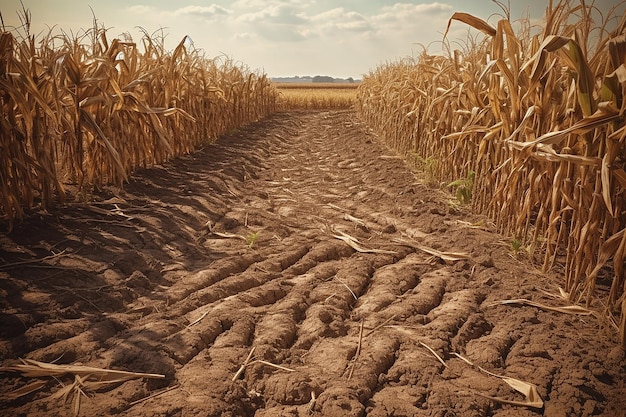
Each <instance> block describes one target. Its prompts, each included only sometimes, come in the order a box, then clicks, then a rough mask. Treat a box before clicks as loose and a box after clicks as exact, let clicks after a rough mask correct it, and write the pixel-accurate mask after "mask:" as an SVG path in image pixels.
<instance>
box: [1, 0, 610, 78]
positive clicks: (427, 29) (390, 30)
mask: <svg viewBox="0 0 626 417" xmlns="http://www.w3.org/2000/svg"><path fill="white" fill-rule="evenodd" d="M22 1H23V3H24V6H25V7H26V8H27V9H29V10H30V13H31V16H32V32H33V33H35V34H37V33H40V32H42V31H44V32H46V33H47V32H48V29H47V28H48V27H52V26H56V28H57V29H62V30H63V31H64V32H66V33H69V34H71V33H74V34H76V33H80V31H81V29H86V28H90V27H91V26H92V23H93V15H92V9H93V12H94V13H95V16H96V18H97V19H98V21H99V24H100V25H104V27H105V28H108V32H107V34H108V37H109V39H112V38H114V37H118V36H119V35H120V34H121V33H124V32H129V33H130V34H131V36H132V37H133V39H134V40H135V41H137V42H138V41H140V39H141V33H140V32H139V31H137V29H136V27H137V26H140V27H142V28H144V29H145V30H146V31H147V32H148V33H153V32H155V31H157V30H159V29H161V28H163V29H164V32H165V34H167V41H166V47H167V48H168V49H173V48H174V47H175V46H176V44H178V42H180V40H181V39H182V38H183V37H184V36H185V35H189V36H190V37H191V39H192V40H193V42H194V44H195V46H196V47H197V48H201V49H202V50H204V51H205V53H206V55H207V56H208V57H215V56H218V55H227V56H228V57H230V58H232V59H234V60H235V61H238V62H242V63H244V64H246V65H247V66H248V67H250V68H252V69H259V70H261V71H264V72H265V73H267V74H268V75H270V76H272V77H277V76H293V75H331V76H335V77H346V78H347V77H353V78H361V76H362V75H363V74H366V73H368V72H369V71H370V70H373V69H375V68H376V67H377V66H378V65H379V64H381V63H385V62H392V61H396V60H398V59H399V58H403V57H406V56H410V55H412V54H417V53H419V52H420V51H421V49H420V48H419V47H418V46H417V45H416V44H418V43H421V44H424V45H429V44H431V42H437V41H440V40H441V39H442V36H443V32H444V31H445V29H446V25H447V22H448V19H449V18H450V16H451V15H452V14H453V13H454V12H456V11H463V12H467V13H471V14H473V15H475V16H477V17H480V18H482V19H485V20H487V21H489V22H490V23H492V24H493V25H495V24H496V22H497V20H499V19H500V17H498V16H497V15H496V14H500V16H501V15H502V9H501V8H500V7H498V5H497V4H496V3H495V2H493V1H492V0H473V1H467V0H443V1H438V2H429V1H420V0H399V1H398V2H394V1H383V0H343V1H331V0H236V1H223V0H207V1H203V0H153V1H149V0H126V1H124V0H91V1H85V0H62V1H61V0H22ZM589 2H590V0H588V1H587V3H589ZM616 2H617V0H596V4H598V5H600V6H601V8H602V9H603V10H608V8H609V7H610V6H611V5H613V4H615V3H616ZM504 3H506V0H504ZM511 3H512V4H511V17H512V19H513V20H515V19H517V18H520V17H527V16H530V18H531V19H533V20H535V19H536V20H537V21H538V19H541V17H542V16H543V14H544V11H545V9H546V7H547V5H548V0H526V1H519V0H511ZM555 3H556V0H555ZM90 6H91V8H90ZM19 10H21V5H20V1H19V0H2V2H1V5H0V12H1V13H2V18H3V20H4V24H5V27H7V29H8V28H9V27H11V26H18V25H19V19H18V15H17V12H18V11H19ZM467 33H468V27H467V26H466V25H464V24H462V23H459V22H456V23H453V25H452V29H451V32H450V34H449V38H450V39H455V38H461V39H465V38H467ZM431 48H432V49H431V51H438V50H439V47H438V46H436V45H432V46H431Z"/></svg>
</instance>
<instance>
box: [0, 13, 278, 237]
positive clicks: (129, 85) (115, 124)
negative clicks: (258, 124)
mask: <svg viewBox="0 0 626 417" xmlns="http://www.w3.org/2000/svg"><path fill="white" fill-rule="evenodd" d="M23 17H24V19H25V24H24V28H26V33H25V34H19V33H18V31H16V30H13V31H8V30H5V29H3V30H2V32H1V33H0V107H1V108H2V117H1V118H0V187H2V188H1V189H0V219H2V221H4V222H6V224H8V227H9V229H11V226H12V225H13V223H14V221H15V220H18V219H21V218H23V216H24V209H25V208H31V207H34V206H36V207H40V208H43V209H46V208H47V207H49V206H50V205H51V204H53V203H55V202H61V203H62V202H64V201H65V199H66V191H65V190H66V188H67V185H68V184H74V185H76V186H77V187H78V189H79V190H85V189H89V188H91V187H98V186H101V185H103V184H110V183H112V184H122V183H123V182H124V181H125V180H126V179H127V178H128V176H129V174H130V173H131V172H132V171H133V170H134V169H136V168H138V167H145V166H151V165H154V164H160V163H163V162H165V161H166V160H168V159H169V158H172V157H174V156H176V155H181V154H185V153H188V152H191V151H193V150H194V149H196V148H198V147H199V146H202V145H203V144H206V143H210V142H211V141H213V140H214V139H215V138H216V137H218V136H219V135H220V134H222V133H224V132H227V131H229V130H232V129H235V128H237V127H239V126H242V125H244V124H246V123H249V122H252V121H256V120H258V119H260V118H262V117H264V116H266V115H267V114H269V113H271V112H273V111H275V110H276V99H277V92H276V89H275V88H274V87H273V86H272V84H271V81H270V80H269V78H268V77H267V76H266V75H265V74H262V73H257V72H252V71H250V70H249V69H248V68H246V67H245V66H242V65H235V64H234V63H233V61H232V60H230V59H229V58H225V57H218V58H214V59H209V58H207V57H205V56H204V55H203V54H202V53H201V52H200V51H198V50H197V49H195V48H194V47H193V44H192V43H191V42H190V40H189V39H188V38H187V37H185V38H184V39H183V40H182V41H181V42H180V43H179V44H178V46H177V47H176V48H175V49H174V50H173V51H171V52H168V51H166V50H165V48H164V43H163V37H162V36H161V37H157V36H150V35H148V34H147V33H144V37H143V39H142V40H141V43H140V45H138V44H137V43H136V42H134V41H133V40H132V39H130V37H128V39H124V40H120V39H113V40H109V39H108V38H107V32H106V30H105V29H103V28H101V27H99V26H98V24H97V21H95V20H94V26H93V28H91V29H90V30H87V31H85V33H84V34H82V35H80V36H76V37H74V38H71V37H69V36H67V35H56V36H53V35H52V33H49V34H48V35H47V36H44V37H43V38H41V39H36V37H35V36H34V35H31V34H30V33H28V27H29V14H28V11H27V10H24V14H23Z"/></svg>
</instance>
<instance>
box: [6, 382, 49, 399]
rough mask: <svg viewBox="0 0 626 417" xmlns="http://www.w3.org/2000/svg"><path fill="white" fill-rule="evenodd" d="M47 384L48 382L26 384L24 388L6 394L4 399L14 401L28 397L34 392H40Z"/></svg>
mask: <svg viewBox="0 0 626 417" xmlns="http://www.w3.org/2000/svg"><path fill="white" fill-rule="evenodd" d="M46 384H47V382H46V381H33V382H31V383H30V384H26V385H24V386H23V387H20V388H18V389H16V390H15V391H12V392H10V393H7V394H4V395H3V397H4V399H6V400H8V401H12V400H15V399H16V398H19V397H23V396H24V395H28V394H30V393H32V392H35V391H38V390H39V389H41V388H42V387H43V386H44V385H46Z"/></svg>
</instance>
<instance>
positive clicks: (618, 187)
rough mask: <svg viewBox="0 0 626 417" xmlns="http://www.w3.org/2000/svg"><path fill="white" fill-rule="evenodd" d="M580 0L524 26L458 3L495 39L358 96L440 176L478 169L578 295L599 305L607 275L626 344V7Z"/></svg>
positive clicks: (501, 223) (451, 177)
mask: <svg viewBox="0 0 626 417" xmlns="http://www.w3.org/2000/svg"><path fill="white" fill-rule="evenodd" d="M572 3H575V2H570V1H561V2H559V3H558V4H556V5H555V6H553V5H552V4H551V5H550V6H549V8H548V10H547V12H546V16H545V27H544V28H543V31H542V32H541V33H537V34H534V35H533V34H532V31H531V28H530V24H529V22H525V21H523V20H522V21H521V25H520V26H518V27H519V28H520V29H518V31H517V32H516V31H515V30H514V29H513V24H511V22H510V21H509V20H507V19H502V20H500V21H498V22H497V24H496V26H495V27H494V26H491V25H490V24H489V23H487V22H485V21H482V20H480V19H478V18H476V17H473V16H470V15H467V14H463V13H455V14H454V15H453V16H452V17H451V19H450V22H449V25H448V27H450V25H451V24H459V23H458V22H461V23H464V24H468V25H470V26H472V27H474V28H475V29H478V30H480V31H481V32H483V33H484V34H485V36H484V37H483V40H482V41H477V40H476V39H479V38H469V39H468V41H467V42H466V43H465V45H466V47H465V50H463V51H454V52H453V53H452V52H451V53H450V54H449V55H448V56H447V57H443V56H431V55H429V54H428V53H427V52H426V51H424V52H423V53H422V54H421V55H420V56H418V57H417V58H415V59H404V60H400V61H397V62H394V63H389V64H386V65H382V66H380V67H378V68H377V69H376V70H374V71H372V72H370V73H369V74H368V75H367V76H365V77H364V80H363V82H362V84H361V86H360V87H359V90H358V92H357V104H356V108H357V111H358V113H359V115H360V117H361V118H362V119H364V120H365V121H366V122H367V123H368V124H369V125H370V126H371V127H372V128H374V129H375V130H376V131H377V132H378V133H379V135H380V136H381V137H382V138H383V139H384V140H385V141H386V142H387V143H388V144H389V145H390V146H392V147H394V148H395V149H397V150H398V151H399V152H401V153H402V154H404V155H405V156H406V157H407V159H410V160H412V161H415V162H417V163H418V164H419V165H421V166H422V167H425V168H426V169H427V171H428V174H430V175H433V176H434V177H435V178H437V179H438V180H440V181H445V182H446V183H450V181H455V180H458V179H461V178H466V177H467V176H468V175H469V173H470V172H471V173H474V174H473V175H474V176H473V190H472V196H473V198H472V205H473V207H474V209H475V210H476V211H478V212H482V213H485V214H488V215H489V216H490V217H492V218H493V219H495V221H496V224H497V225H498V228H499V230H500V231H501V232H503V233H505V234H508V235H510V236H512V237H513V238H515V239H520V240H522V241H523V242H524V243H525V244H527V245H528V246H529V247H530V248H531V253H532V254H533V255H539V256H543V259H544V261H543V265H544V269H545V270H548V269H550V268H552V267H553V266H555V264H557V263H559V264H561V265H563V266H564V269H565V287H566V290H567V291H568V293H569V294H570V298H571V300H570V301H573V302H584V303H585V304H586V305H587V306H588V307H589V306H590V305H592V304H594V303H595V302H596V300H597V297H599V296H600V295H599V294H600V293H599V292H597V291H596V287H597V285H598V278H599V276H600V273H601V272H602V273H603V274H605V276H607V277H608V278H609V283H610V291H609V292H608V296H604V298H605V299H602V300H600V302H599V303H597V304H596V308H606V313H607V317H620V319H619V323H618V324H619V329H620V340H621V343H622V344H623V345H625V346H626V295H625V292H626V291H625V290H626V288H625V285H626V279H625V275H624V261H625V256H626V232H625V230H626V211H625V208H626V207H625V204H624V201H625V198H624V192H625V190H626V149H625V145H624V142H625V140H624V139H625V138H626V119H624V116H623V115H624V110H626V99H625V98H626V17H624V16H623V14H622V15H620V14H619V13H615V11H609V12H608V13H605V14H604V16H606V17H605V19H604V20H602V19H601V16H600V14H599V13H598V11H597V9H594V7H593V5H586V4H572ZM615 7H616V8H621V9H620V10H623V9H624V2H622V3H621V4H618V5H616V6H615ZM603 12H605V11H603ZM620 16H621V17H620ZM594 19H595V20H594ZM598 20H599V21H600V23H596V21H598ZM610 22H612V24H613V26H614V27H613V28H612V30H611V31H609V30H608V29H609V23H610ZM616 22H617V23H616ZM518 23H519V22H518ZM605 293H606V292H604V293H603V294H605ZM598 306H605V307H598Z"/></svg>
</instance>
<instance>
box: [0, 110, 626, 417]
mask: <svg viewBox="0 0 626 417" xmlns="http://www.w3.org/2000/svg"><path fill="white" fill-rule="evenodd" d="M91 199H92V202H91V203H90V204H80V203H74V204H69V205H68V206H67V207H63V208H61V209H58V210H55V211H53V212H50V213H35V214H31V216H30V217H29V218H28V220H26V221H25V222H24V223H22V224H20V225H19V226H18V227H17V228H16V230H14V231H13V232H12V233H11V234H1V235H0V291H1V292H0V306H1V309H2V312H1V314H0V358H1V363H0V365H1V366H7V365H10V364H13V363H15V362H17V359H18V358H29V359H35V360H38V361H43V362H52V361H55V363H57V364H70V363H71V364H83V365H89V366H94V367H100V368H107V369H117V370H126V371H132V372H146V373H157V374H163V375H165V378H164V379H136V380H132V381H128V382H125V383H119V384H116V385H114V386H112V387H107V388H106V389H101V390H96V391H95V392H86V393H85V394H86V396H87V397H86V398H83V400H82V401H81V403H80V415H85V416H108V415H123V416H253V415H254V416H257V417H266V416H307V415H320V416H328V417H332V416H364V415H367V416H442V417H443V416H498V417H504V416H538V415H544V416H550V417H557V416H624V415H626V412H625V410H626V384H625V380H626V379H625V376H626V361H625V359H624V352H623V351H622V349H621V348H620V347H618V346H617V344H616V338H615V336H614V331H613V329H610V328H607V327H606V326H605V325H604V324H603V323H602V322H600V321H599V320H598V319H596V318H594V317H592V316H574V315H565V314H560V313H555V312H549V311H543V310H540V309H537V308H535V307H527V306H526V307H520V306H511V305H508V306H503V305H500V306H492V305H491V303H493V302H495V301H498V300H504V299H514V298H528V299H532V300H535V301H539V302H543V303H546V304H555V303H557V304H558V303H559V300H554V299H550V298H549V297H548V296H547V295H546V294H545V293H544V292H542V290H543V291H548V292H552V293H554V292H556V291H557V288H558V285H559V284H560V278H559V276H558V275H556V274H542V273H541V272H540V271H539V270H537V269H535V268H533V267H532V266H531V264H530V263H529V262H528V261H527V260H525V259H518V258H516V257H515V256H514V255H513V254H512V253H511V250H510V243H509V241H507V240H506V239H504V238H503V237H502V236H500V235H498V234H497V233H495V231H494V230H493V228H492V227H491V226H490V225H489V222H488V221H487V220H486V219H484V218H482V217H480V216H477V215H474V214H471V212H470V211H469V209H467V208H465V207H458V206H457V205H455V204H453V203H452V202H451V201H452V200H453V199H454V197H452V196H451V195H449V194H447V193H444V192H443V191H440V190H438V189H436V188H434V187H430V186H428V184H426V183H425V181H423V180H421V179H420V177H419V174H417V173H415V172H414V171H412V170H411V169H409V167H408V166H407V165H406V164H405V163H404V162H403V161H402V159H400V158H398V157H397V156H396V155H394V154H393V152H391V151H390V150H389V149H386V148H385V147H384V146H383V145H382V144H381V143H380V142H379V140H378V139H377V138H376V136H375V135H373V134H372V133H370V132H369V131H368V129H367V128H366V127H365V126H364V125H363V124H361V123H359V121H358V120H357V118H356V116H355V114H354V113H353V112H352V111H331V112H328V111H326V112H325V111H318V112H303V113H299V112H292V113H281V114H277V115H274V116H272V117H269V118H267V119H265V120H264V121H261V122H259V123H257V124H254V125H252V126H249V127H247V128H244V129H241V130H240V131H238V132H235V133H232V134H231V135H228V136H225V137H222V138H220V139H219V140H218V141H217V143H216V144H213V145H210V146H207V147H206V148H205V149H203V150H202V151H200V152H198V153H196V154H193V155H190V156H186V157H184V158H178V159H176V160H175V161H173V162H171V163H170V164H168V165H166V166H162V167H155V168H150V169H145V170H141V171H139V172H137V173H136V174H135V175H134V176H133V178H132V179H131V180H130V182H129V183H128V184H126V185H125V186H124V188H123V190H120V189H116V188H106V189H104V190H101V191H99V192H97V193H94V195H93V196H91ZM338 236H343V237H344V239H346V240H348V241H349V240H350V238H347V237H346V236H349V237H351V238H354V239H357V240H358V245H360V247H361V249H364V250H366V251H357V250H355V249H354V248H353V247H351V246H350V245H349V244H348V243H347V242H346V240H341V239H339V238H338ZM353 242H354V241H353ZM424 248H426V249H427V250H428V251H424V250H423V249H424ZM430 249H434V250H435V251H440V252H459V253H465V254H467V255H469V257H468V258H467V259H460V260H447V261H444V260H442V259H441V258H440V257H437V255H436V252H433V251H432V250H430ZM429 252H430V253H429ZM433 253H435V255H433ZM428 348H430V349H432V351H434V352H435V353H436V354H437V355H438V356H439V358H440V359H441V361H440V360H439V359H438V358H437V357H436V356H435V355H434V354H433V353H431V351H430V350H429V349H428ZM253 349H254V350H253ZM251 351H252V355H250V357H249V361H248V365H247V366H246V367H245V369H244V370H243V372H240V373H239V374H237V372H238V370H239V369H240V367H241V365H242V364H243V363H244V361H246V358H248V356H249V354H250V352H251ZM455 352H456V353H459V354H461V355H463V356H464V357H466V358H468V359H469V360H471V361H473V362H474V364H475V365H479V366H482V367H483V368H485V369H487V370H489V371H491V372H493V373H496V374H499V375H506V376H509V377H513V378H517V379H520V380H523V381H527V382H531V383H534V384H536V386H537V391H538V393H539V394H540V395H541V397H542V399H543V401H544V404H545V405H544V407H543V408H542V409H533V408H528V407H520V406H515V405H507V404H501V403H498V402H494V401H492V400H490V399H488V398H486V397H485V396H492V397H502V398H506V399H509V400H515V401H524V400H525V399H524V396H522V395H521V394H519V393H517V392H516V391H514V390H513V389H511V387H509V386H508V385H506V384H505V383H504V382H502V380H500V379H499V378H495V377H493V376H490V375H488V374H485V373H484V372H481V371H479V370H478V369H477V368H475V367H472V366H470V365H468V364H467V363H465V362H464V361H462V360H461V359H460V358H458V357H457V356H455V355H454V353H455ZM235 376H237V377H236V378H235ZM233 379H234V380H233ZM32 380H33V379H32V378H24V377H21V376H20V375H19V374H16V373H12V372H4V373H1V374H0V394H2V397H3V398H4V401H3V402H1V403H0V406H1V408H2V409H3V410H4V412H3V414H4V415H11V416H50V415H71V414H72V402H71V401H67V402H65V403H64V402H63V401H62V399H57V398H54V397H53V396H52V395H53V394H54V393H55V392H57V391H58V390H59V389H60V387H61V386H62V384H71V383H72V382H73V378H72V377H71V376H70V377H64V378H59V379H57V380H55V379H52V378H48V379H43V380H44V381H47V384H46V385H45V386H44V387H43V388H41V389H40V390H38V391H36V392H35V393H31V394H28V395H26V396H23V397H21V398H18V399H14V400H11V401H8V400H7V396H8V395H10V394H11V393H12V392H14V391H15V390H16V389H17V388H19V387H21V386H23V385H25V384H27V383H30V382H32ZM157 394H158V395H157Z"/></svg>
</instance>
